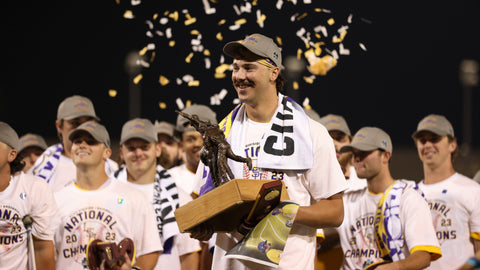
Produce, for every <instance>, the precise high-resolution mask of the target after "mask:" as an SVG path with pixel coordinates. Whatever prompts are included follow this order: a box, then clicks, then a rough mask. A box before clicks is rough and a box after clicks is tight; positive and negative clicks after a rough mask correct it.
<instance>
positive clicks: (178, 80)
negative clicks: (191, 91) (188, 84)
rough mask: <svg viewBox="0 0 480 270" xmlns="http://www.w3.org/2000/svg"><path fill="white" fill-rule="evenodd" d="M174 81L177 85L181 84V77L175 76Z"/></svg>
mask: <svg viewBox="0 0 480 270" xmlns="http://www.w3.org/2000/svg"><path fill="white" fill-rule="evenodd" d="M175 82H176V83H177V85H181V84H182V83H183V81H182V79H180V78H177V79H176V80H175Z"/></svg>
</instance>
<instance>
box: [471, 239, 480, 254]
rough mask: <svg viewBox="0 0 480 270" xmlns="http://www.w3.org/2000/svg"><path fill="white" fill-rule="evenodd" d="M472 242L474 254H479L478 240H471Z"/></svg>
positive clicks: (479, 243)
mask: <svg viewBox="0 0 480 270" xmlns="http://www.w3.org/2000/svg"><path fill="white" fill-rule="evenodd" d="M472 240H473V248H474V249H475V253H477V252H480V239H476V238H472Z"/></svg>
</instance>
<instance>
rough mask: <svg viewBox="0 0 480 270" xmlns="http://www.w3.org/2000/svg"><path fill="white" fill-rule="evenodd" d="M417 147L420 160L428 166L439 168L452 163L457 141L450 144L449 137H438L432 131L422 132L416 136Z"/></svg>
mask: <svg viewBox="0 0 480 270" xmlns="http://www.w3.org/2000/svg"><path fill="white" fill-rule="evenodd" d="M415 145H416V146H417V152H418V156H419V158H420V160H421V161H422V162H423V163H424V165H427V166H433V167H439V166H441V165H442V164H445V163H450V162H451V161H452V160H451V159H452V158H451V156H452V153H453V152H454V151H455V149H456V147H457V144H456V141H452V142H449V140H448V137H447V136H438V135H437V134H435V133H433V132H430V131H422V132H420V133H418V134H417V135H416V136H415Z"/></svg>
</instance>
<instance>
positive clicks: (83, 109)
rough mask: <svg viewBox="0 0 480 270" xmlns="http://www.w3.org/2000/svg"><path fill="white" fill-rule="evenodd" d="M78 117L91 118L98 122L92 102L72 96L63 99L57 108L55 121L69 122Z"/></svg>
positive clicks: (81, 97)
mask: <svg viewBox="0 0 480 270" xmlns="http://www.w3.org/2000/svg"><path fill="white" fill-rule="evenodd" d="M80 116H91V117H93V118H95V119H97V121H100V118H98V117H97V115H96V114H95V109H94V107H93V103H92V101H91V100H90V99H88V98H86V97H83V96H78V95H74V96H71V97H68V98H66V99H64V100H63V101H62V103H60V105H59V106H58V111H57V120H62V119H64V120H71V119H74V118H77V117H80Z"/></svg>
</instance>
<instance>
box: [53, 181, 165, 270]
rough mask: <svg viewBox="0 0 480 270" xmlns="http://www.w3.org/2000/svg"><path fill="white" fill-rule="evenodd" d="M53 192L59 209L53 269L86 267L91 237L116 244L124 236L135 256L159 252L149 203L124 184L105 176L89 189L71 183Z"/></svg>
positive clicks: (160, 245)
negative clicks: (87, 248) (103, 182)
mask: <svg viewBox="0 0 480 270" xmlns="http://www.w3.org/2000/svg"><path fill="white" fill-rule="evenodd" d="M54 195H55V200H56V201H57V204H58V205H59V212H60V214H59V217H60V226H59V227H57V230H56V233H55V245H56V246H55V248H56V261H57V264H56V268H57V269H79V270H80V269H88V266H87V261H86V256H85V252H86V247H87V244H88V243H89V242H90V240H93V239H100V240H102V241H109V242H116V243H117V244H118V242H120V241H121V240H123V239H124V238H127V237H128V238H130V239H132V240H133V242H134V244H135V250H136V256H137V257H139V256H141V255H145V254H148V253H152V252H158V251H163V247H162V243H161V241H160V237H157V236H158V231H157V224H156V221H155V218H156V217H155V213H154V210H153V206H152V204H151V203H150V202H149V201H148V200H147V199H146V198H145V196H144V195H143V193H141V192H140V191H138V190H135V189H132V188H131V186H129V185H127V184H126V183H122V182H120V181H116V180H114V179H113V178H109V179H108V180H107V182H106V183H105V184H104V185H103V186H102V188H100V189H98V190H93V191H87V190H82V189H80V188H78V187H77V186H76V185H75V184H72V185H69V186H67V187H65V188H63V189H61V190H59V191H57V192H55V193H54ZM152 236H156V237H152Z"/></svg>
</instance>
